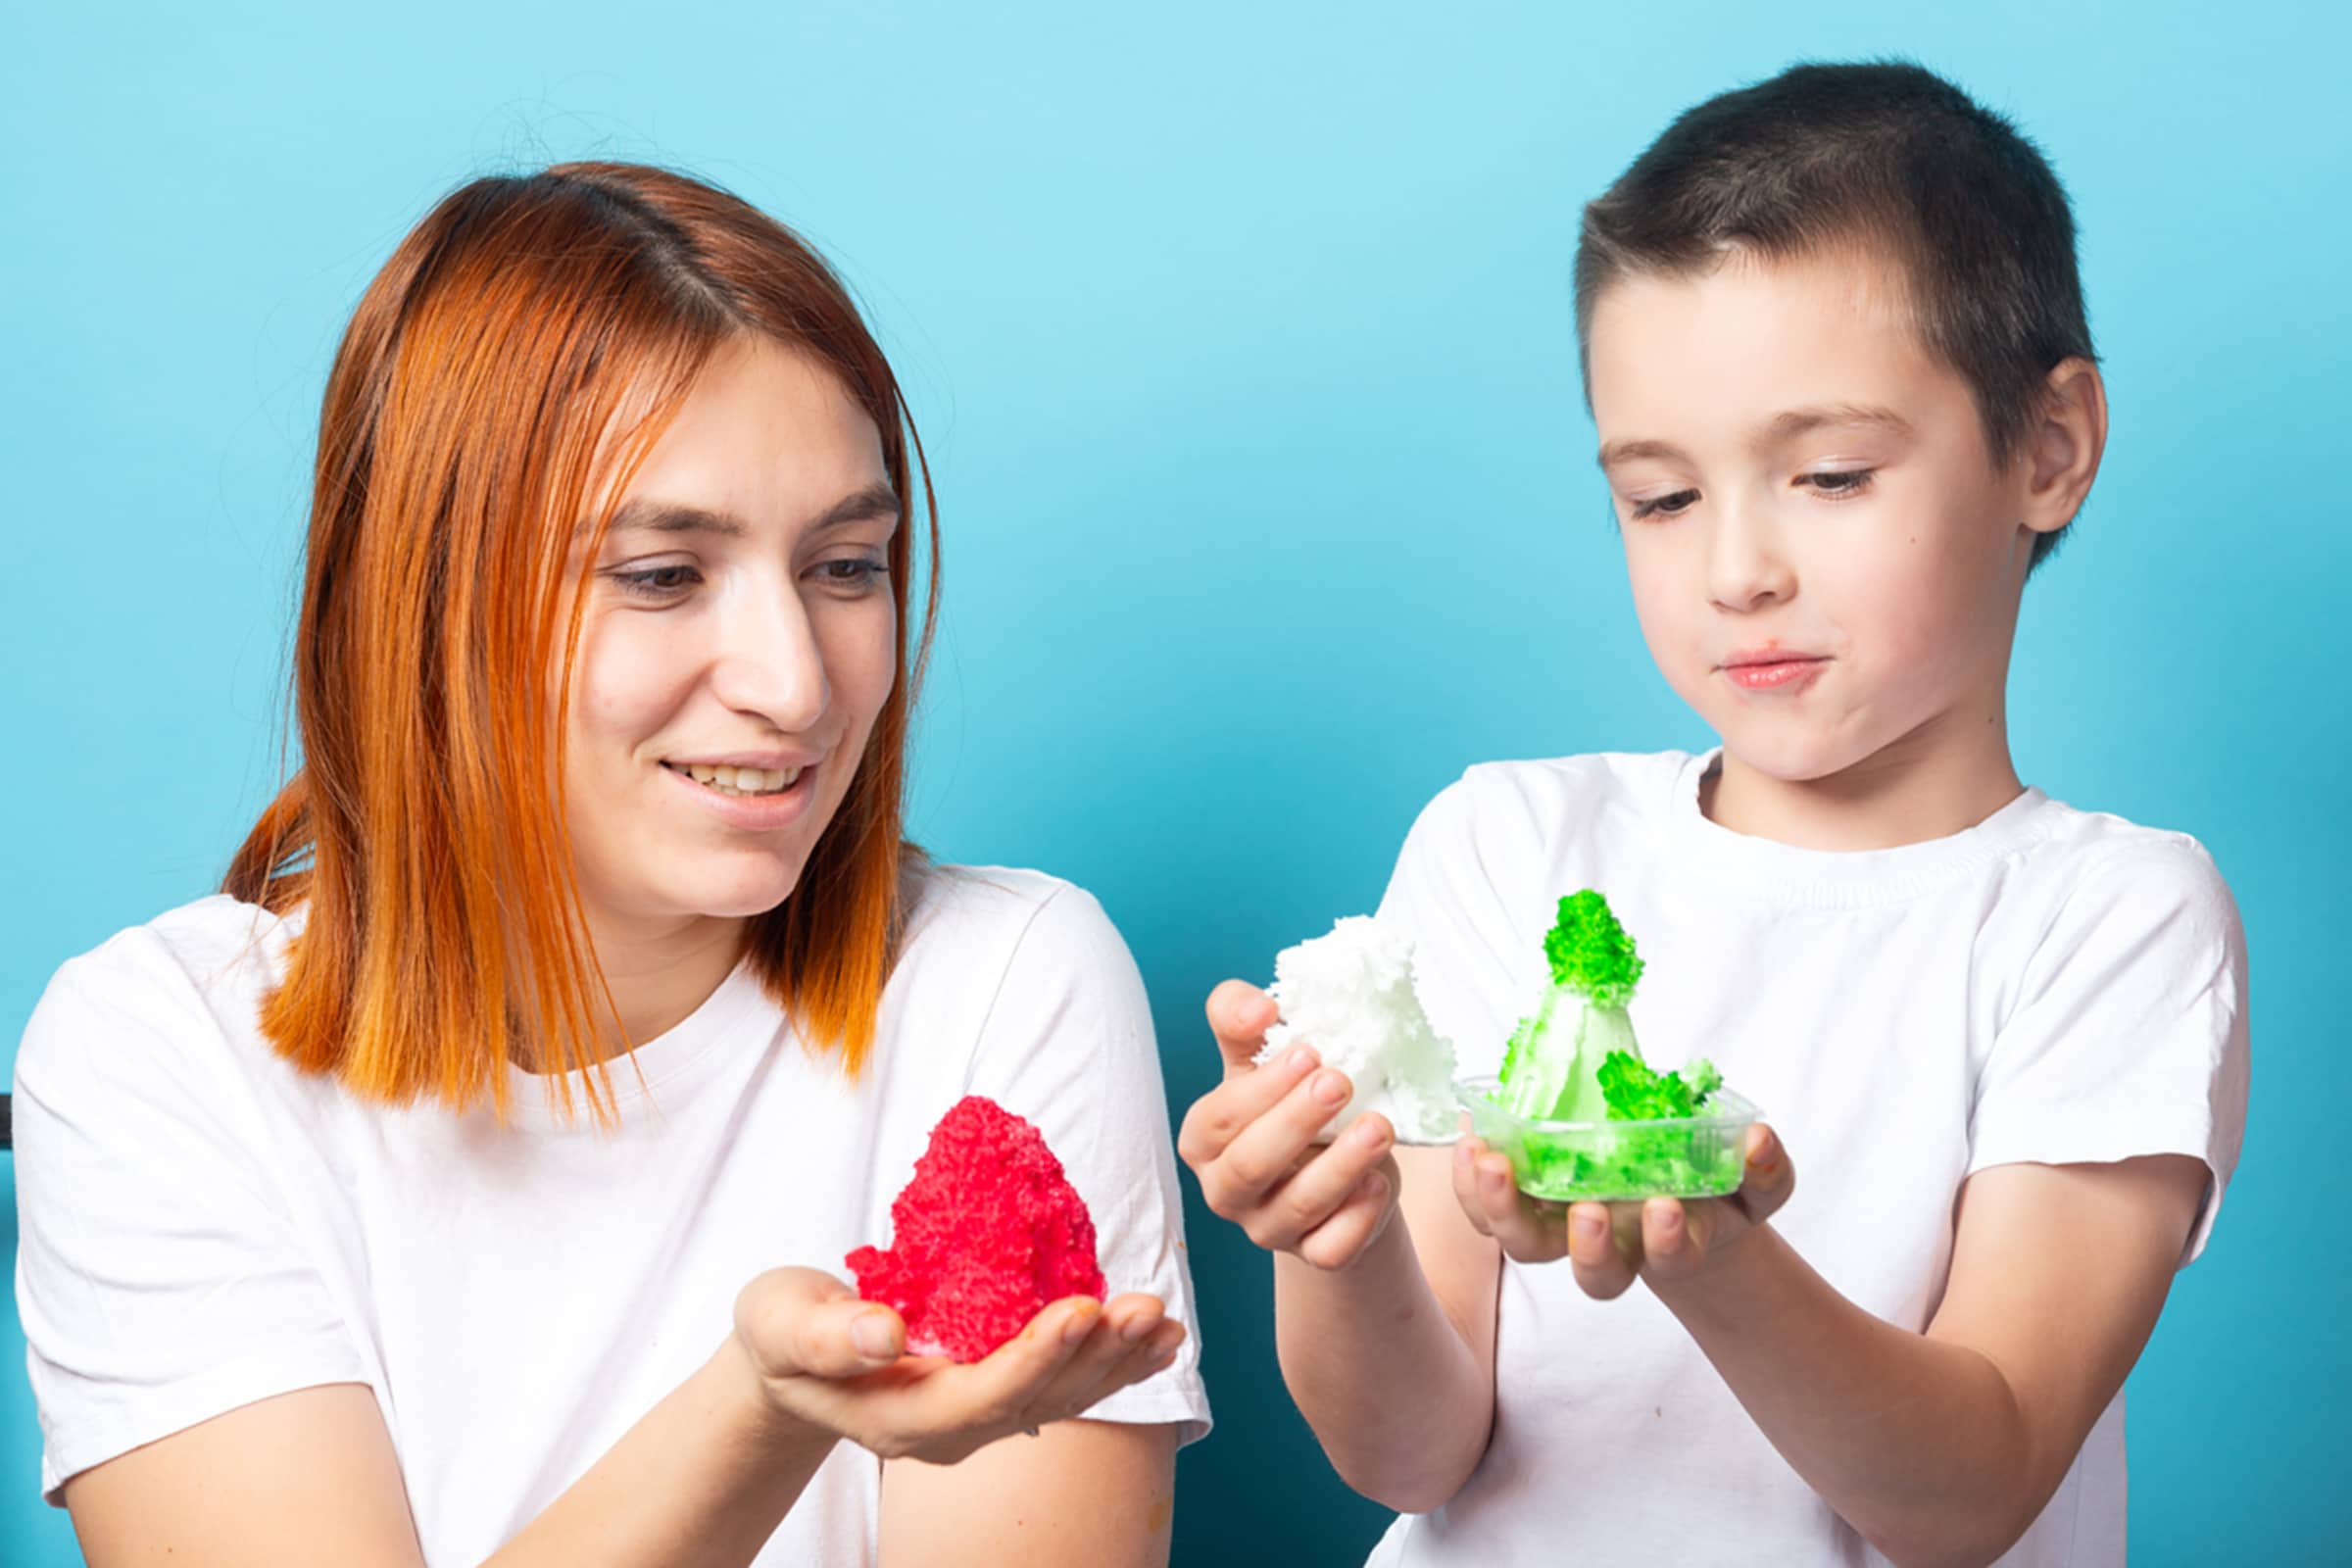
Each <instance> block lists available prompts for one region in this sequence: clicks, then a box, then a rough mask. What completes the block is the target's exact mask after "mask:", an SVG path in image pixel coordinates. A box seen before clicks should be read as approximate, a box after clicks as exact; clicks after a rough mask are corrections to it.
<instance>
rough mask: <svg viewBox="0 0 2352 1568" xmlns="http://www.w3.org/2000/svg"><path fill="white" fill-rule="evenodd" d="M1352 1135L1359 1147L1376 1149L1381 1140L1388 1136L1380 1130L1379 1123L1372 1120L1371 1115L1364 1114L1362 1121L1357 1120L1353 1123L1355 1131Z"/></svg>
mask: <svg viewBox="0 0 2352 1568" xmlns="http://www.w3.org/2000/svg"><path fill="white" fill-rule="evenodd" d="M1352 1136H1353V1137H1354V1139H1355V1142H1356V1144H1357V1146H1358V1147H1359V1148H1363V1149H1377V1148H1379V1147H1380V1145H1381V1142H1382V1140H1384V1139H1385V1138H1387V1137H1388V1134H1387V1133H1386V1132H1384V1131H1382V1130H1381V1125H1380V1123H1378V1122H1376V1121H1374V1120H1373V1119H1372V1118H1371V1117H1369V1116H1366V1117H1365V1118H1364V1119H1363V1120H1362V1121H1359V1122H1357V1123H1356V1124H1355V1132H1354V1133H1353V1135H1352Z"/></svg>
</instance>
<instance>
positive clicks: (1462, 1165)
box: [1453, 1144, 1470, 1170]
mask: <svg viewBox="0 0 2352 1568" xmlns="http://www.w3.org/2000/svg"><path fill="white" fill-rule="evenodd" d="M1453 1168H1454V1169H1455V1170H1468V1169H1469V1168H1470V1146H1469V1145H1468V1144H1456V1145H1454V1146H1453Z"/></svg>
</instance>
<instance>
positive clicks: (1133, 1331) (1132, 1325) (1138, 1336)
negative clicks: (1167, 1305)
mask: <svg viewBox="0 0 2352 1568" xmlns="http://www.w3.org/2000/svg"><path fill="white" fill-rule="evenodd" d="M1157 1327H1159V1319H1157V1318H1155V1317H1153V1316H1152V1314H1151V1313H1149V1312H1139V1313H1137V1314H1136V1315H1135V1316H1134V1317H1132V1318H1130V1319H1128V1320H1127V1326H1126V1327H1125V1328H1123V1329H1121V1330H1119V1338H1120V1339H1122V1340H1125V1341H1126V1342H1127V1343H1128V1344H1129V1345H1134V1344H1137V1343H1139V1342H1140V1341H1141V1340H1142V1339H1143V1338H1144V1336H1145V1335H1147V1334H1150V1333H1151V1332H1152V1330H1153V1329H1155V1328H1157Z"/></svg>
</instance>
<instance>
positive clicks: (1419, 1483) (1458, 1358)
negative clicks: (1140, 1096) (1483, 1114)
mask: <svg viewBox="0 0 2352 1568" xmlns="http://www.w3.org/2000/svg"><path fill="white" fill-rule="evenodd" d="M1274 1017H1275V1008H1274V1005H1273V1004H1272V1002H1271V1001H1269V1000H1268V999H1267V997H1266V995H1265V993H1263V992H1261V991H1258V990H1256V989H1254V988H1253V987H1250V986H1247V985H1243V984H1242V983H1240V982H1238V981H1227V982H1226V983H1225V984H1224V985H1222V986H1219V987H1218V988H1217V991H1216V994H1215V995H1213V996H1211V997H1210V998H1209V1004H1208V1021H1209V1027H1210V1029H1211V1030H1212V1031H1214V1033H1215V1034H1216V1037H1217V1047H1218V1050H1219V1051H1220V1052H1221V1053H1222V1054H1223V1055H1224V1058H1225V1081H1224V1082H1223V1083H1222V1084H1221V1085H1219V1086H1218V1087H1217V1088H1216V1089H1214V1090H1212V1091H1210V1092H1209V1093H1208V1094H1207V1095H1204V1096H1203V1097H1201V1100H1200V1101H1199V1102H1197V1103H1195V1104H1194V1106H1193V1108H1192V1109H1191V1111H1190V1112H1188V1113H1187V1114H1186V1116H1185V1122H1184V1132H1183V1136H1182V1138H1181V1139H1180V1140H1179V1143H1178V1149H1179V1152H1181V1153H1182V1154H1183V1156H1184V1159H1185V1162H1186V1163H1187V1164H1189V1165H1191V1166H1192V1168H1193V1171H1194V1173H1195V1174H1196V1175H1197V1176H1199V1177H1200V1180H1201V1193H1202V1195H1203V1197H1205V1198H1206V1200H1207V1201H1208V1206H1209V1208H1210V1209H1211V1210H1212V1211H1214V1212H1215V1213H1217V1214H1219V1215H1222V1216H1223V1217H1224V1218H1226V1219H1229V1220H1232V1221H1233V1222H1234V1223H1235V1224H1237V1225H1240V1226H1241V1227H1242V1228H1243V1230H1245V1231H1247V1232H1248V1233H1249V1235H1250V1240H1252V1241H1254V1242H1256V1243H1257V1244H1258V1245H1259V1246H1260V1247H1263V1248H1265V1249H1266V1250H1268V1251H1270V1252H1272V1253H1273V1254H1274V1317H1275V1340H1276V1345H1277V1348H1278V1350H1279V1352H1280V1355H1281V1359H1282V1371H1283V1380H1284V1382H1285V1383H1287V1384H1288V1385H1289V1386H1290V1391H1291V1397H1292V1398H1293V1399H1295V1400H1296V1401H1297V1402H1298V1405H1299V1411H1300V1413H1301V1414H1303V1415H1304V1416H1305V1417H1306V1420H1307V1424H1308V1425H1309V1426H1311V1427H1313V1428H1314V1431H1315V1436H1316V1437H1317V1439H1318V1440H1320V1441H1321V1443H1322V1445H1323V1451H1324V1452H1325V1453H1326V1454H1328V1455H1330V1457H1331V1462H1332V1464H1333V1467H1334V1468H1336V1469H1337V1470H1338V1471H1339V1473H1340V1475H1341V1477H1342V1478H1343V1479H1344V1480H1346V1481H1347V1482H1348V1485H1349V1486H1351V1487H1353V1488H1354V1489H1355V1490H1356V1491H1358V1492H1360V1493H1362V1494H1363V1495H1366V1496H1368V1497H1371V1498H1373V1499H1375V1500H1376V1501H1379V1502H1382V1503H1386V1504H1387V1505H1389V1506H1390V1507H1393V1508H1397V1509H1400V1510H1403V1511H1407V1512H1420V1511H1423V1510H1426V1509H1429V1508H1434V1507H1436V1506H1437V1505H1438V1504H1439V1503H1442V1502H1444V1501H1445V1500H1446V1498H1448V1497H1450V1496H1451V1495H1453V1494H1454V1493H1455V1492H1456V1491H1457V1490H1459V1489H1460V1487H1461V1484H1462V1483H1463V1482H1464V1481H1465V1480H1467V1479H1468V1478H1469V1475H1470V1472H1471V1471H1472V1470H1474V1469H1475V1468H1477V1465H1478V1461H1479V1459H1480V1457H1481V1456H1483V1455H1484V1454H1485V1452H1486V1448H1487V1438H1488V1434H1489V1432H1490V1430H1491V1428H1492V1427H1493V1424H1494V1413H1495V1299H1496V1292H1497V1288H1498V1281H1499V1279H1500V1275H1501V1267H1502V1263H1501V1258H1502V1254H1501V1251H1500V1250H1499V1249H1498V1248H1497V1247H1496V1246H1495V1243H1494V1242H1493V1241H1491V1240H1489V1239H1488V1238H1487V1237H1485V1236H1482V1235H1480V1234H1479V1233H1478V1232H1477V1231H1476V1230H1475V1229H1473V1228H1472V1227H1471V1225H1470V1224H1469V1223H1468V1222H1467V1221H1466V1220H1465V1219H1464V1218H1463V1216H1462V1214H1461V1211H1460V1209H1459V1206H1458V1205H1457V1204H1456V1203H1455V1202H1454V1201H1453V1199H1452V1196H1451V1189H1450V1183H1449V1179H1448V1177H1447V1174H1446V1159H1447V1155H1446V1152H1445V1151H1443V1150H1426V1149H1404V1150H1396V1151H1394V1152H1393V1155H1394V1157H1392V1150H1391V1147H1390V1145H1391V1141H1392V1132H1391V1129H1390V1128H1389V1126H1388V1123H1387V1121H1386V1120H1385V1119H1384V1118H1382V1117H1380V1116H1376V1115H1375V1116H1366V1117H1363V1118H1361V1119H1360V1120H1358V1121H1357V1122H1356V1123H1354V1125H1353V1126H1352V1127H1350V1129H1349V1130H1348V1134H1347V1135H1346V1136H1344V1137H1342V1138H1341V1139H1340V1140H1339V1141H1338V1142H1337V1143H1335V1144H1333V1145H1332V1146H1331V1147H1330V1148H1329V1149H1327V1150H1323V1151H1320V1152H1318V1151H1317V1150H1316V1148H1315V1146H1314V1142H1313V1140H1314V1137H1315V1134H1316V1133H1317V1132H1318V1131H1320V1130H1321V1128H1322V1126H1323V1124H1324V1123H1325V1122H1327V1121H1329V1120H1330V1119H1331V1116H1332V1113H1333V1112H1334V1111H1335V1110H1336V1109H1337V1108H1338V1107H1339V1106H1341V1105H1343V1104H1345V1103H1347V1102H1348V1096H1349V1092H1350V1091H1349V1086H1348V1081H1347V1077H1346V1075H1345V1074H1343V1073H1340V1072H1337V1071H1334V1070H1332V1069H1329V1068H1320V1069H1319V1068H1318V1066H1317V1064H1316V1061H1315V1058H1314V1053H1313V1052H1312V1051H1311V1050H1309V1049H1307V1048H1305V1047H1303V1046H1301V1047H1299V1048H1297V1049H1295V1050H1293V1051H1292V1052H1289V1053H1286V1054H1284V1055H1283V1056H1282V1057H1280V1058H1279V1059H1277V1060H1275V1061H1273V1062H1270V1063H1268V1064H1266V1065H1265V1066H1263V1067H1260V1066H1256V1065H1254V1063H1253V1058H1254V1056H1255V1055H1256V1054H1257V1052H1258V1050H1259V1049H1260V1047H1261V1045H1262V1044H1263V1041H1264V1038H1265V1031H1266V1028H1267V1026H1268V1025H1270V1024H1271V1023H1272V1022H1273V1021H1274ZM1399 1209H1401V1211H1402V1213H1403V1216H1404V1223H1403V1224H1401V1225H1399V1224H1395V1223H1392V1221H1393V1219H1394V1217H1395V1216H1396V1214H1397V1211H1398V1210H1399ZM1399 1389H1407V1390H1410V1391H1411V1395H1410V1397H1406V1398H1399V1397H1397V1390H1399Z"/></svg>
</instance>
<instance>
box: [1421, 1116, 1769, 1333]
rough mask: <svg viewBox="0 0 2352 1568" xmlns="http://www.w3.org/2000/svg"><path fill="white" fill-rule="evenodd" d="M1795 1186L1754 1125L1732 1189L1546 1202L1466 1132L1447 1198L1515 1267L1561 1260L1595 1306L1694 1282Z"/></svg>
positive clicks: (1764, 1132) (1503, 1157)
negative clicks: (1630, 1290)
mask: <svg viewBox="0 0 2352 1568" xmlns="http://www.w3.org/2000/svg"><path fill="white" fill-rule="evenodd" d="M1795 1187H1796V1167H1795V1166H1794V1165H1793V1164H1791V1163H1790V1162H1789V1152H1788V1151H1787V1150H1786V1149H1784V1148H1783V1147H1782V1146H1781V1141H1780V1139H1779V1138H1778V1137H1777V1136H1775V1134H1774V1133H1773V1131H1772V1129H1771V1128H1769V1127H1766V1126H1764V1125H1763V1124H1762V1123H1760V1122H1759V1123H1758V1124H1757V1125H1755V1126H1754V1127H1751V1128H1749V1129H1748V1134H1747V1163H1746V1169H1745V1170H1744V1171H1743V1172H1742V1173H1741V1177H1740V1190H1739V1191H1738V1192H1736V1193H1734V1194H1732V1195H1731V1196H1730V1197H1729V1198H1700V1199H1693V1200H1691V1201H1688V1202H1686V1201H1683V1200H1681V1199H1676V1198H1652V1199H1647V1200H1645V1201H1641V1202H1624V1203H1554V1202H1547V1201H1544V1200H1541V1199H1534V1198H1530V1197H1528V1196H1527V1195H1526V1194H1525V1193H1522V1192H1521V1191H1519V1188H1518V1184H1517V1183H1516V1182H1515V1181H1514V1180H1513V1177H1512V1173H1511V1161H1510V1156H1509V1155H1507V1154H1504V1153H1502V1152H1500V1151H1498V1150H1495V1149H1493V1148H1490V1147H1489V1146H1488V1145H1487V1144H1485V1143H1484V1142H1482V1141H1480V1140H1479V1139H1476V1138H1473V1137H1471V1136H1469V1133H1468V1131H1467V1130H1466V1129H1465V1131H1464V1133H1463V1136H1462V1141H1461V1142H1460V1143H1459V1144H1457V1145H1455V1146H1454V1152H1453V1194H1454V1197H1455V1198H1456V1199H1458V1200H1459V1201H1461V1205H1462V1212H1463V1213H1464V1214H1467V1215H1468V1216H1469V1217H1470V1223H1471V1224H1473V1225H1475V1226H1477V1227H1478V1228H1479V1229H1480V1230H1481V1231H1484V1232H1485V1233H1486V1234H1487V1235H1489V1236H1492V1237H1494V1238H1495V1241H1497V1242H1498V1243H1500V1244H1501V1245H1502V1250H1504V1251H1505V1252H1507V1253H1508V1254H1510V1255H1511V1256H1512V1257H1515V1258H1517V1259H1518V1260H1519V1261H1520V1262H1522V1263H1549V1262H1551V1261H1553V1260H1554V1259H1557V1258H1561V1257H1565V1258H1567V1259H1568V1260H1569V1261H1570V1263H1571V1264H1572V1265H1573V1266H1574V1268H1575V1270H1576V1283H1577V1284H1578V1285H1580V1286H1582V1287H1584V1291H1585V1294H1586V1295H1587V1296H1590V1297H1593V1299H1596V1300H1603V1301H1605V1300H1609V1299H1612V1298H1615V1297H1618V1296H1622V1295H1623V1294H1625V1290H1626V1288H1627V1287H1628V1286H1630V1285H1632V1284H1633V1283H1634V1281H1635V1279H1636V1278H1637V1277H1639V1278H1641V1279H1645V1280H1647V1281H1649V1282H1650V1284H1651V1286H1652V1287H1653V1288H1669V1289H1670V1288H1672V1287H1673V1286H1674V1285H1677V1284H1680V1283H1682V1282H1684V1281H1687V1280H1692V1279H1696V1278H1698V1277H1699V1276H1701V1275H1702V1274H1704V1273H1705V1272H1706V1270H1707V1269H1708V1268H1709V1266H1710V1265H1711V1264H1712V1263H1713V1262H1714V1261H1715V1260H1716V1259H1718V1258H1720V1257H1721V1256H1722V1255H1723V1254H1724V1252H1725V1251H1726V1250H1728V1249H1729V1248H1731V1247H1732V1246H1733V1245H1734V1244H1735V1243H1737V1242H1738V1241H1739V1240H1740V1238H1741V1237H1743V1236H1745V1235H1746V1234H1747V1233H1748V1232H1749V1231H1751V1230H1753V1229H1755V1228H1756V1227H1757V1226H1758V1225H1761V1224H1763V1223H1764V1222H1765V1221H1766V1220H1768V1219H1770V1218H1771V1217H1772V1216H1773V1214H1774V1213H1776V1212H1778V1210H1779V1209H1780V1207H1781V1205H1782V1204H1784V1203H1786V1202H1788V1201H1789V1194H1790V1193H1791V1192H1793V1191H1794V1190H1795Z"/></svg>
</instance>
